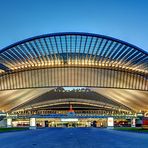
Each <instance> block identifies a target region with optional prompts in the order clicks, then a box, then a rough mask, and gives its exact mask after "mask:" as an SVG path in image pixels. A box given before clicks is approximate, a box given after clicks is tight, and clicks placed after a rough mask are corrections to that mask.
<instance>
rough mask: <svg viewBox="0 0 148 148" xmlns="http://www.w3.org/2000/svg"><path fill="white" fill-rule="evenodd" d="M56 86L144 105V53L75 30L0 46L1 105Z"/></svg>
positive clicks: (147, 80) (147, 71)
mask: <svg viewBox="0 0 148 148" xmlns="http://www.w3.org/2000/svg"><path fill="white" fill-rule="evenodd" d="M59 86H76V87H77V86H80V87H81V86H82V87H94V88H95V89H94V90H95V91H96V92H98V93H99V94H101V95H104V96H106V97H107V98H110V99H112V100H114V101H117V102H119V103H121V104H122V103H123V105H125V106H127V107H129V108H132V109H135V110H139V109H141V106H142V107H143V109H144V110H147V109H148V107H147V106H146V105H145V103H144V102H147V100H146V99H147V96H148V93H147V91H148V53H147V52H146V51H144V50H142V49H140V48H138V47H136V46H134V45H131V44H129V43H127V42H124V41H121V40H118V39H115V38H112V37H108V36H103V35H98V34H91V33H78V32H65V33H54V34H46V35H41V36H36V37H33V38H29V39H26V40H23V41H20V42H17V43H15V44H12V45H10V46H8V47H6V48H4V49H1V50H0V90H1V94H2V95H1V96H0V101H1V103H0V108H2V109H4V110H11V109H13V108H17V106H18V105H21V104H22V103H23V104H24V103H25V102H26V101H27V102H28V101H30V100H32V99H35V98H37V97H39V96H40V95H43V94H44V93H46V92H48V90H49V89H48V87H59ZM33 88H37V89H33ZM40 88H41V89H40ZM101 88H104V89H101ZM111 88H112V89H111ZM17 89H22V90H17ZM27 89H28V90H27ZM125 89H126V90H125ZM129 89H131V90H130V91H128V90H129ZM4 90H5V91H4ZM104 90H107V91H108V93H104ZM8 92H9V93H10V94H13V95H11V96H10V95H8V94H9V93H8ZM15 92H16V93H15ZM28 92H29V93H28ZM102 92H103V93H104V94H103V93H102ZM124 93H126V98H128V99H127V100H128V101H127V100H126V98H125V96H124ZM136 93H137V94H138V95H137V96H138V97H137V96H135V94H136ZM22 95H23V96H22ZM21 96H22V97H21ZM136 97H137V98H136ZM12 102H13V103H12ZM14 102H15V103H14Z"/></svg>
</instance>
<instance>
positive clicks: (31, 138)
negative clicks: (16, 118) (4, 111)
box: [0, 128, 148, 148]
mask: <svg viewBox="0 0 148 148" xmlns="http://www.w3.org/2000/svg"><path fill="white" fill-rule="evenodd" d="M15 147H18V148H132V147H133V148H147V147H148V134H142V133H130V132H122V131H114V130H107V129H99V128H45V129H37V130H28V131H19V132H8V133H0V148H15Z"/></svg>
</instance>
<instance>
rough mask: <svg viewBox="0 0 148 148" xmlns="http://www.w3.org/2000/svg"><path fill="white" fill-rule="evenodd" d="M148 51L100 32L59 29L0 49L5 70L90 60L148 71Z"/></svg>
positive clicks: (0, 65) (92, 63) (0, 58)
mask: <svg viewBox="0 0 148 148" xmlns="http://www.w3.org/2000/svg"><path fill="white" fill-rule="evenodd" d="M147 63H148V53H147V52H145V51H144V50H142V49H140V48H138V47H136V46H134V45H131V44H129V43H126V42H123V41H120V40H117V39H114V38H111V37H107V36H102V35H97V34H89V33H55V34H47V35H42V36H37V37H33V38H29V39H26V40H23V41H20V42H18V43H15V44H13V45H10V46H8V47H6V48H4V49H2V50H1V51H0V69H1V72H6V71H13V70H16V69H25V68H32V67H38V66H53V65H56V66H57V65H60V66H61V65H62V64H70V65H71V64H84V65H85V64H88V65H92V66H105V67H106V66H109V67H113V68H114V67H117V68H123V69H129V70H135V71H139V72H145V73H147V72H148V66H147Z"/></svg>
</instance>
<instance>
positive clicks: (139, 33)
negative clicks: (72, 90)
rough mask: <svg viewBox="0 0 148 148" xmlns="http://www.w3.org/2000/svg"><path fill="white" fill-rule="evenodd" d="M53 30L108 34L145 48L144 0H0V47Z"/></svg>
mask: <svg viewBox="0 0 148 148" xmlns="http://www.w3.org/2000/svg"><path fill="white" fill-rule="evenodd" d="M54 32H90V33H96V34H103V35H108V36H112V37H115V38H118V39H121V40H124V41H127V42H129V43H132V44H134V45H136V46H138V47H140V48H142V49H144V50H146V51H148V0H0V49H2V48H3V47H5V46H8V45H9V44H12V43H14V42H17V41H19V40H23V39H25V38H29V37H32V36H36V35H41V34H47V33H54Z"/></svg>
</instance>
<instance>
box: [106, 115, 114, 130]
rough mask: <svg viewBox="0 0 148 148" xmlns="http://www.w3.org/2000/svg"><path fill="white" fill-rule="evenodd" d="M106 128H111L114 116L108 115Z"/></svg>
mask: <svg viewBox="0 0 148 148" xmlns="http://www.w3.org/2000/svg"><path fill="white" fill-rule="evenodd" d="M107 128H108V129H113V128H114V118H113V117H108V118H107Z"/></svg>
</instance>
